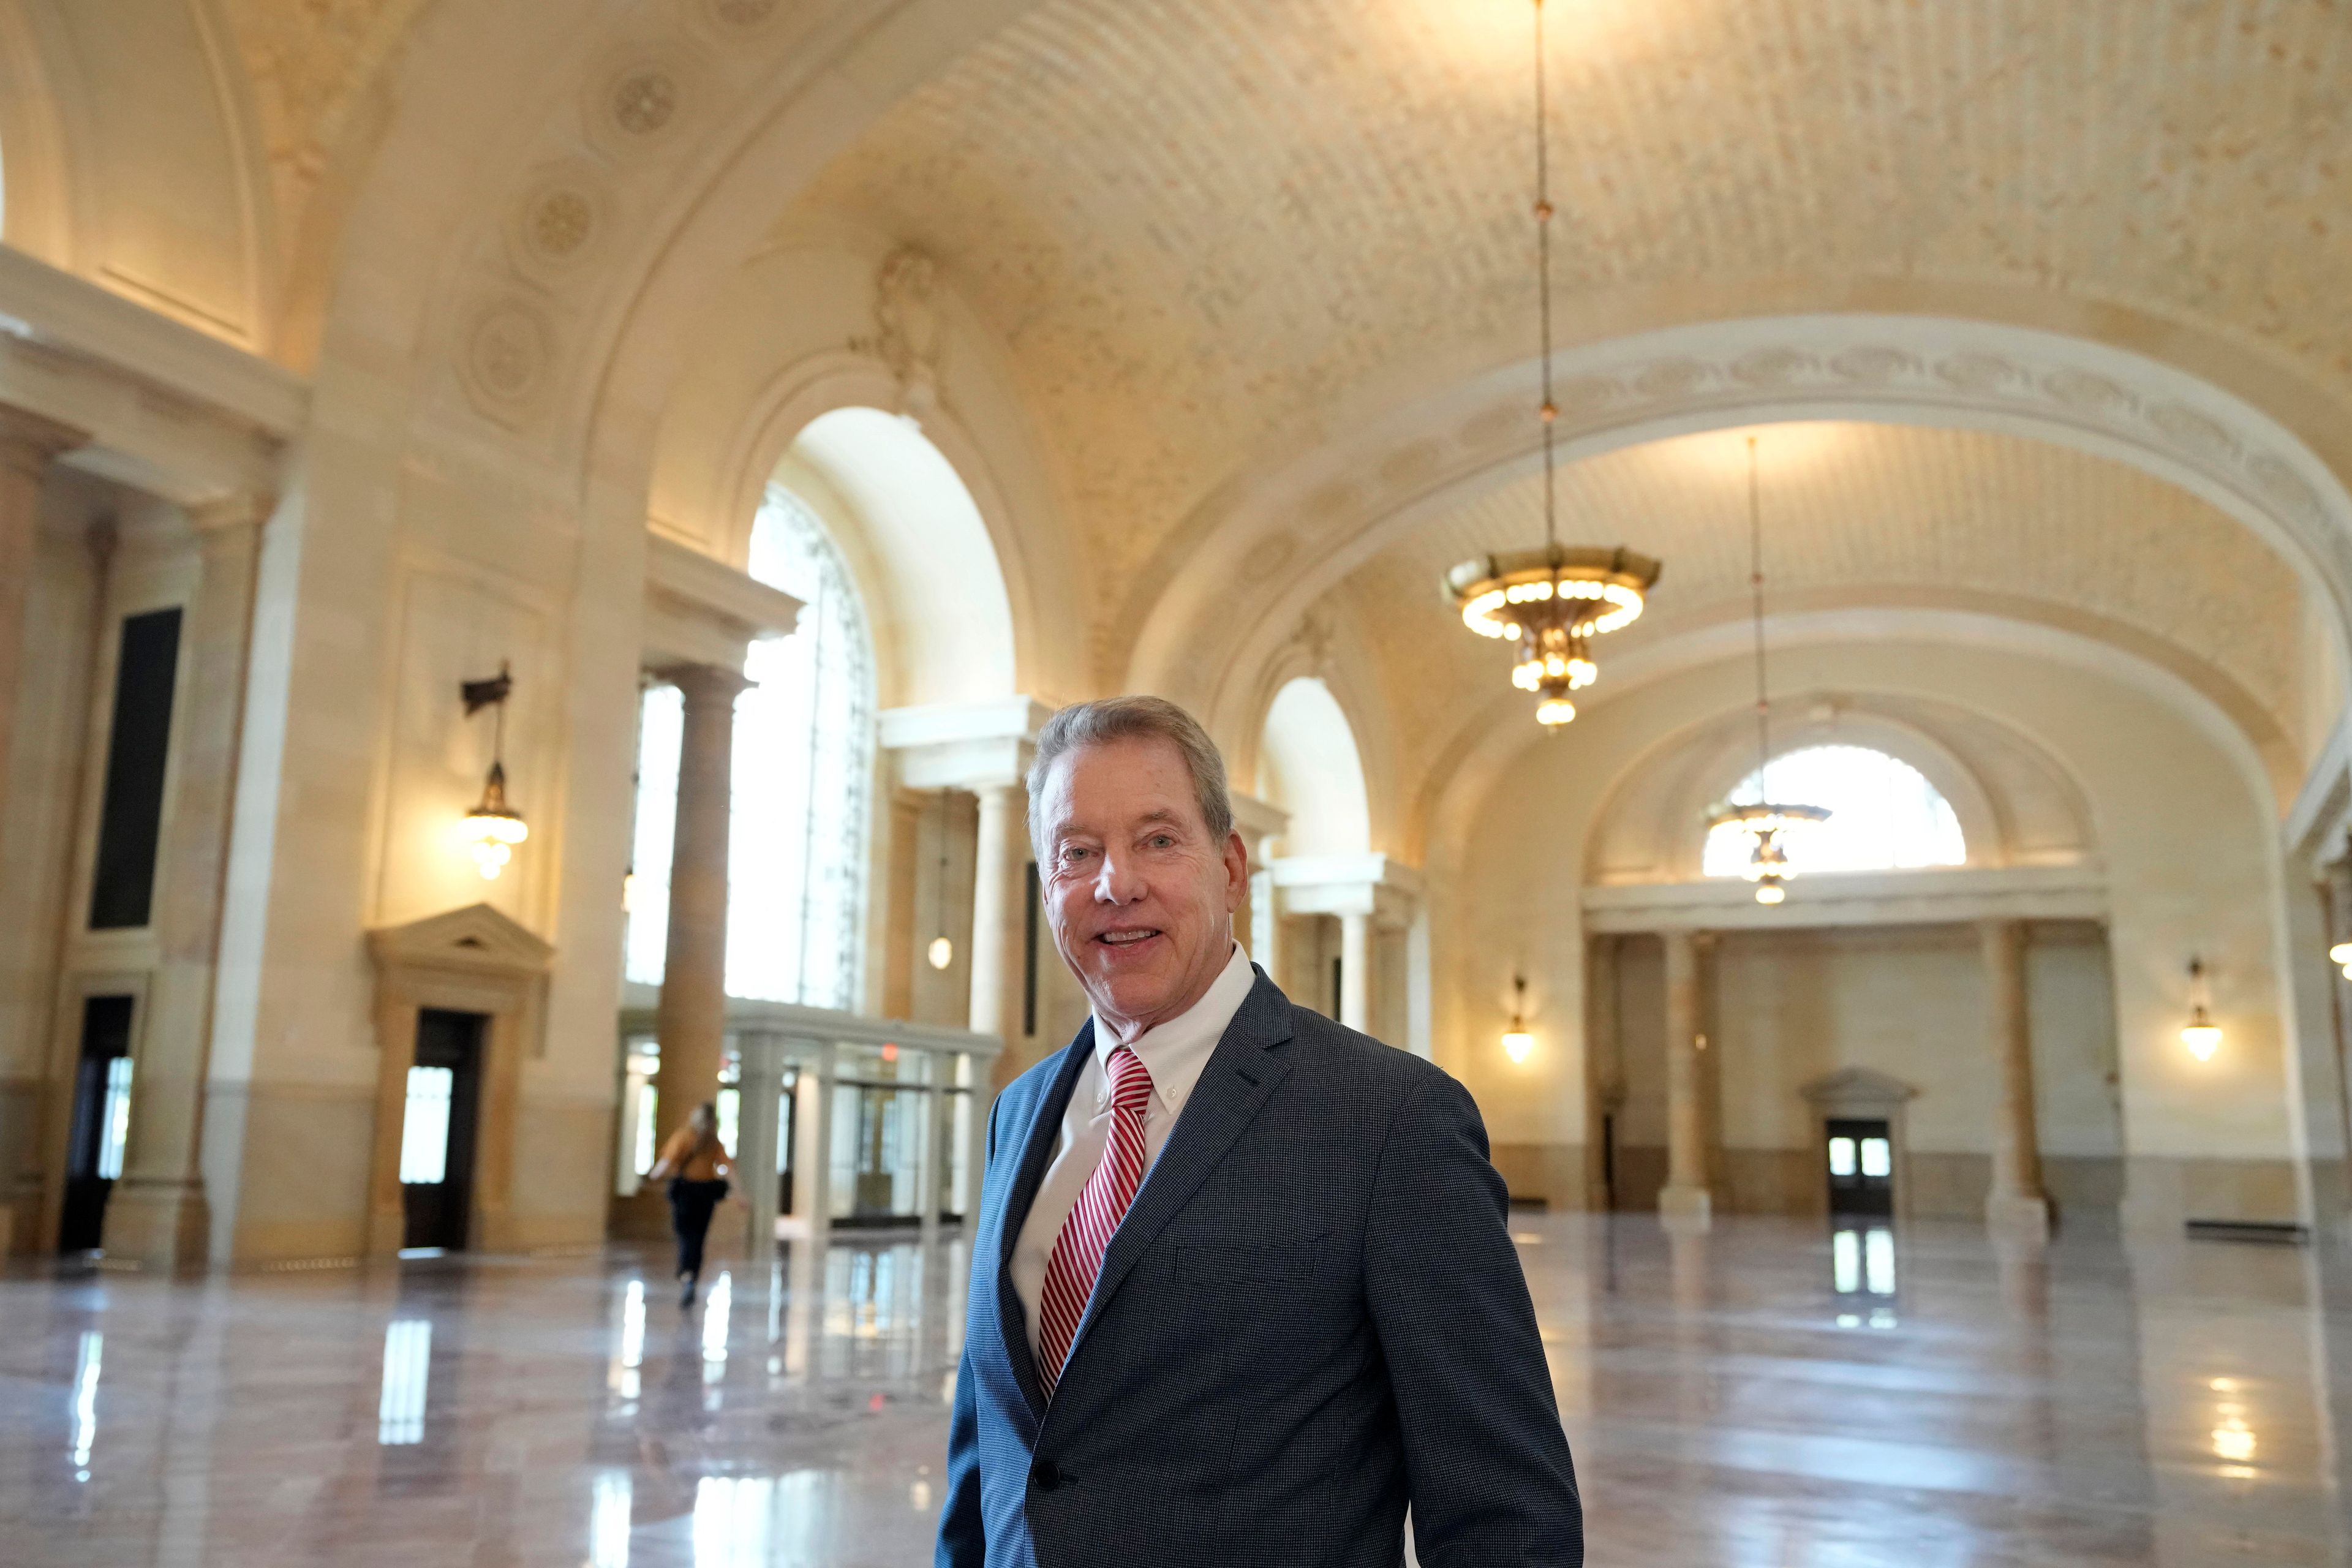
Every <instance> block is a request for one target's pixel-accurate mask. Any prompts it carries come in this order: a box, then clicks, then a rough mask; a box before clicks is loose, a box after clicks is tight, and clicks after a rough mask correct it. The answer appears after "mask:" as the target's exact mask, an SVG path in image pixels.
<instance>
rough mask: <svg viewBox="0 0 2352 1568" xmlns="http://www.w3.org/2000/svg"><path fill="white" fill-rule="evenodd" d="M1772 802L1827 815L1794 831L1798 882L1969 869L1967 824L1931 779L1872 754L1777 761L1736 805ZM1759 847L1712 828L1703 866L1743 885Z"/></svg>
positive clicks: (1801, 754) (1754, 778)
mask: <svg viewBox="0 0 2352 1568" xmlns="http://www.w3.org/2000/svg"><path fill="white" fill-rule="evenodd" d="M1768 799H1769V800H1772V801H1776V802H1780V803H1782V804H1785V805H1818V806H1822V807H1825V808H1826V809H1827V810H1828V811H1829V813H1830V817H1829V820H1828V821H1827V822H1823V823H1819V824H1815V825H1812V826H1805V827H1801V828H1797V829H1793V830H1791V831H1790V833H1789V834H1788V836H1787V837H1788V843H1787V845H1786V848H1787V850H1788V855H1789V863H1790V870H1791V871H1793V872H1795V873H1796V874H1798V875H1804V874H1807V873H1818V872H1822V871H1892V870H1914V869H1918V868H1926V867H1930V866H1961V865H1966V864H1967V863H1968V858H1969V857H1968V843H1967V840H1966V838H1965V837H1964V836H1963V835H1962V834H1961V832H1960V819H1959V817H1958V815H1957V814H1956V813H1955V812H1954V811H1953V810H1952V806H1951V803H1950V802H1948V801H1947V800H1946V799H1945V798H1944V796H1943V795H1942V794H1941V792H1939V791H1938V790H1937V788H1936V786H1935V785H1934V784H1930V783H1928V782H1927V775H1926V774H1924V773H1921V772H1920V771H1919V770H1918V769H1916V768H1915V767H1913V766H1912V765H1911V764H1910V763H1906V762H1904V761H1903V760H1902V759H1900V758H1899V757H1892V756H1889V755H1887V754H1886V753H1885V752H1880V751H1874V750H1872V749H1871V748H1869V747H1867V746H1808V747H1805V748H1804V749H1802V750H1801V751H1795V752H1787V753H1785V754H1783V755H1781V756H1778V757H1775V758H1773V759H1772V760H1771V761H1770V762H1769V763H1766V764H1765V765H1764V766H1763V767H1762V768H1759V770H1757V771H1756V772H1755V773H1750V774H1748V777H1747V778H1746V779H1744V780H1742V781H1741V782H1740V784H1739V787H1738V789H1736V790H1734V791H1733V792H1732V794H1731V801H1730V804H1732V805H1748V804H1752V803H1756V802H1760V801H1765V800H1768ZM1753 847H1754V844H1753V841H1752V840H1751V839H1749V838H1748V836H1747V835H1746V834H1744V833H1742V832H1741V831H1740V830H1739V829H1738V826H1736V825H1733V824H1730V823H1725V824H1722V825H1720V826H1717V827H1714V828H1711V829H1710V830H1709V831H1708V833H1707V836H1706V850H1705V852H1704V855H1703V857H1702V859H1701V862H1700V866H1701V869H1702V870H1703V871H1704V872H1705V874H1706V875H1707V876H1709V877H1737V876H1738V875H1739V874H1740V873H1741V871H1742V869H1743V868H1745V867H1746V865H1747V863H1748V853H1749V851H1750V850H1751V849H1752V848H1753Z"/></svg>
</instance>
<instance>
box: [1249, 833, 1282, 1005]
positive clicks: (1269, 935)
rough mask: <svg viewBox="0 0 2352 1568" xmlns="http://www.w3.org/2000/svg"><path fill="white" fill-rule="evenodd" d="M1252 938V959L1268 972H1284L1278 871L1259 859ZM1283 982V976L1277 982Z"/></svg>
mask: <svg viewBox="0 0 2352 1568" xmlns="http://www.w3.org/2000/svg"><path fill="white" fill-rule="evenodd" d="M1249 887H1250V892H1249V911H1248V912H1249V925H1248V928H1247V930H1246V931H1245V933H1244V934H1245V935H1246V936H1247V938H1248V946H1249V954H1250V962H1251V963H1255V964H1256V965H1257V966H1258V967H1259V968H1260V969H1263V970H1265V972H1266V973H1267V975H1268V976H1270V977H1272V976H1279V975H1280V974H1281V973H1282V909H1281V906H1280V904H1279V903H1278V902H1277V901H1276V900H1277V898H1278V895H1277V894H1276V891H1275V888H1274V873H1273V872H1272V871H1269V870H1266V869H1265V862H1264V861H1263V860H1261V861H1260V862H1259V869H1257V870H1255V871H1253V872H1251V873H1250V879H1249ZM1275 983H1276V984H1281V982H1280V980H1279V979H1276V982H1275Z"/></svg>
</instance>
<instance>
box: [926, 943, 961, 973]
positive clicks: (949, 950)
mask: <svg viewBox="0 0 2352 1568" xmlns="http://www.w3.org/2000/svg"><path fill="white" fill-rule="evenodd" d="M930 961H931V967H932V968H933V969H945V968H946V967H947V966H948V965H949V964H950V963H954V962H955V943H953V942H950V941H949V940H948V939H947V938H945V937H943V936H935V937H933V938H931V950H930Z"/></svg>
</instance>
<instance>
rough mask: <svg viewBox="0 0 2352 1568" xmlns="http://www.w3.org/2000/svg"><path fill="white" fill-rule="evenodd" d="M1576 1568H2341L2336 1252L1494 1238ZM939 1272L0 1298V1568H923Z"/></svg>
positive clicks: (465, 1278) (926, 1267)
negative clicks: (1567, 1489) (1542, 1354)
mask: <svg viewBox="0 0 2352 1568" xmlns="http://www.w3.org/2000/svg"><path fill="white" fill-rule="evenodd" d="M1513 1226H1514V1231H1515V1239H1516V1240H1517V1241H1518V1243H1519V1256H1520V1258H1521V1259H1522V1261H1523V1263H1524V1264H1525V1266H1526V1268H1527V1269H1528V1284H1529V1289H1530V1290H1531V1293H1532V1294H1533V1295H1534V1297H1535V1300H1536V1303H1537V1310H1538V1320H1539V1322H1540V1324H1541V1327H1542V1330H1543V1335H1544V1342H1545V1347H1546V1351H1547V1352H1548V1353H1549V1356H1550V1358H1551V1362H1552V1370H1553V1374H1554V1383H1555V1387H1556V1389H1557V1390H1558V1393H1559V1400H1560V1405H1561V1409H1562V1413H1563V1418H1564V1420H1565V1421H1566V1423H1567V1425H1568V1426H1569V1429H1570V1438H1571V1441H1572V1442H1573V1444H1574V1445H1575V1447H1576V1452H1577V1458H1578V1465H1579V1469H1580V1475H1581V1476H1582V1479H1583V1480H1584V1484H1585V1487H1586V1490H1587V1496H1588V1500H1589V1504H1590V1510H1591V1516H1590V1527H1591V1542H1592V1548H1591V1550H1592V1558H1593V1561H1595V1562H1596V1563H1601V1562H1606V1563H1617V1564H1634V1565H1637V1568H1638V1565H1646V1564H1655V1565H1666V1564H1672V1565H1675V1568H1683V1565H1686V1564H1699V1563H1705V1564H1730V1565H1736V1568H1739V1565H1748V1564H1755V1565H1759V1568H1761V1565H1771V1568H1784V1565H1790V1564H1807V1565H1810V1564H1825V1565H1826V1564H1841V1565H1843V1564H1880V1563H1884V1564H1888V1565H1890V1568H1909V1565H1911V1564H1915V1563H1933V1564H1979V1563H1981V1564H2008V1563H2068V1564H2074V1563H2085V1564H2123V1563H2157V1564H2167V1565H2178V1568H2191V1565H2193V1568H2203V1565H2205V1564H2208V1563H2217V1562H2224V1561H2261V1562H2268V1563H2293V1564H2324V1563H2346V1562H2347V1561H2352V1539H2348V1538H2347V1523H2346V1520H2347V1475H2346V1459H2345V1457H2344V1454H2343V1444H2342V1441H2341V1437H2340V1434H2342V1433H2343V1432H2344V1431H2345V1430H2346V1426H2345V1422H2346V1418H2347V1408H2352V1366H2347V1363H2346V1360H2345V1352H2344V1351H2343V1347H2344V1346H2346V1345H2347V1344H2352V1289H2347V1274H2346V1268H2345V1263H2344V1259H2343V1258H2341V1257H2338V1256H2334V1255H2321V1254H2316V1253H2313V1252H2307V1251H2295V1250H2291V1249H2279V1248H2262V1247H2232V1246H2229V1245H2225V1244H2212V1243H2197V1244H2189V1243H2186V1242H2183V1243H2178V1244H2173V1245H2170V1246H2167V1247H2156V1248H2152V1249H2129V1248H2126V1247H2124V1246H2123V1245H2122V1244H2121V1243H2120V1242H2119V1241H2116V1240H2115V1239H2113V1238H2111V1237H2110V1238H2105V1239H2101V1238H2097V1237H2068V1238H2062V1239H2061V1240H2060V1241H2058V1242H2057V1243H2055V1244H2053V1246H2051V1247H2049V1248H2047V1249H2046V1250H2045V1249H2041V1248H2028V1249H2023V1250H2019V1249H2015V1248H2011V1249H2006V1250H2004V1249H2000V1248H1995V1247H1991V1246H1990V1245H1989V1244H1988V1242H1987V1241H1986V1239H1985V1238H1984V1237H1983V1235H1982V1234H1981V1232H1979V1231H1977V1230H1975V1229H1973V1228H1971V1227H1967V1226H1948V1227H1944V1228H1941V1229H1938V1228H1937V1227H1933V1226H1911V1225H1907V1224H1906V1226H1902V1227H1900V1228H1897V1227H1895V1226H1891V1225H1890V1224H1889V1223H1888V1222H1886V1221H1885V1220H1883V1219H1880V1220H1857V1221H1854V1222H1853V1223H1849V1224H1842V1225H1837V1226H1832V1228H1831V1229H1829V1230H1828V1231H1827V1232H1826V1233H1824V1232H1823V1231H1822V1229H1821V1228H1820V1227H1819V1225H1818V1222H1815V1224H1813V1225H1811V1226H1807V1225H1802V1224H1798V1223H1795V1222H1777V1221H1762V1220H1744V1219H1729V1220H1718V1221H1717V1223H1716V1224H1715V1226H1713V1227H1712V1228H1711V1229H1708V1230H1705V1231H1699V1232H1695V1233H1692V1232H1685V1233H1682V1234H1675V1235H1669V1234H1667V1233H1665V1232H1664V1231H1663V1230H1662V1229H1661V1228H1660V1226H1658V1225H1657V1224H1656V1223H1655V1222H1654V1221H1651V1220H1647V1219H1643V1218H1636V1217H1633V1216H1582V1215H1556V1216H1539V1215H1515V1216H1514V1221H1513ZM969 1273H970V1259H969V1257H968V1255H967V1253H966V1251H965V1249H964V1247H963V1246H962V1244H961V1240H959V1239H957V1238H955V1237H947V1238H944V1239H942V1240H940V1241H937V1242H935V1243H933V1244H932V1245H930V1246H929V1247H926V1246H925V1245H924V1244H923V1243H922V1242H921V1240H920V1238H919V1237H916V1236H914V1235H912V1234H908V1235H904V1236H884V1237H870V1238H862V1239H861V1238H846V1239H842V1240H838V1241H836V1243H835V1245H834V1246H832V1247H828V1248H825V1249H824V1250H823V1251H821V1252H820V1251H812V1250H810V1249H808V1248H806V1247H802V1248H799V1249H797V1250H794V1249H790V1248H788V1249H787V1250H786V1252H785V1255H784V1256H783V1257H782V1258H779V1259H778V1260H777V1262H776V1264H775V1266H774V1267H773V1268H762V1269H761V1270H760V1271H758V1272H757V1273H756V1274H753V1273H747V1272H745V1271H744V1270H743V1268H741V1266H740V1263H730V1262H729V1261H727V1260H724V1259H719V1260H715V1262H714V1267H713V1269H712V1272H711V1275H710V1277H709V1290H708V1291H707V1292H706V1294H705V1296H704V1299H703V1302H702V1304H701V1305H700V1306H699V1307H698V1308H697V1309H695V1310H690V1311H680V1310H677V1307H676V1306H675V1305H674V1298H673V1297H672V1295H671V1294H670V1292H669V1290H668V1289H667V1287H666V1282H665V1281H666V1268H665V1259H663V1258H659V1257H656V1256H652V1255H647V1256H646V1258H643V1259H640V1258H636V1257H635V1256H634V1255H629V1254H624V1253H615V1254H614V1256H612V1257H611V1258H606V1259H586V1260H581V1259H574V1260H568V1261H553V1260H550V1261H539V1262H531V1261H523V1260H516V1259H474V1260H468V1259H465V1258H441V1259H420V1260H416V1261H415V1262H411V1263H408V1264H404V1265H403V1266H401V1267H399V1268H381V1269H375V1270H369V1271H357V1272H352V1271H346V1272H341V1273H324V1272H319V1273H305V1274H289V1275H279V1276H241V1277H236V1278H233V1279H209V1280H203V1281H183V1282H171V1281H163V1280H152V1279H143V1278H138V1277H129V1276H88V1275H84V1276H79V1277H74V1278H58V1279H49V1278H41V1277H34V1276H28V1275H16V1276H9V1277H0V1324H5V1325H6V1327H7V1330H8V1332H7V1333H5V1334H0V1520H5V1521H7V1524H8V1534H7V1535H6V1536H5V1537H0V1560H4V1561H5V1562H6V1563H9V1564H10V1565H11V1568H15V1565H16V1564H18V1563H28V1564H36V1563H61V1564H63V1563H72V1564H75V1565H76V1568H89V1565H108V1564H116V1563H121V1564H153V1565H157V1568H161V1565H163V1564H172V1565H173V1568H180V1565H184V1564H206V1563H220V1564H236V1565H238V1568H247V1565H255V1564H257V1565H263V1568H276V1565H280V1564H284V1565H293V1564H310V1563H355V1564H373V1563H383V1564H386V1565H390V1564H394V1563H397V1564H401V1565H403V1568H414V1565H418V1564H426V1565H430V1564H440V1563H450V1564H457V1563H467V1564H471V1563H500V1564H523V1565H530V1568H536V1565H539V1564H546V1565H548V1568H558V1565H560V1568H579V1565H582V1564H585V1565H586V1568H673V1565H692V1568H707V1565H715V1564H753V1563H758V1564H806V1565H810V1568H815V1565H819V1564H840V1565H845V1568H856V1565H864V1564H882V1563H918V1562H922V1561H925V1560H926V1559H927V1556H928V1553H929V1545H930V1537H931V1531H932V1522H933V1519H934V1517H935V1515H936V1512H937V1510H938V1508H939V1505H940V1466H941V1462H942V1458H943V1455H942V1445H943V1443H944V1439H945V1431H946V1425H947V1414H948V1412H947V1404H948V1402H949V1400H950V1398H951V1397H952V1393H953V1387H952V1378H953V1367H954V1363H955V1359H956V1357H957V1355H958V1354H959V1353H960V1352H961V1331H962V1313H961V1298H962V1295H963V1292H964V1289H965V1281H966V1280H967V1279H968V1278H969Z"/></svg>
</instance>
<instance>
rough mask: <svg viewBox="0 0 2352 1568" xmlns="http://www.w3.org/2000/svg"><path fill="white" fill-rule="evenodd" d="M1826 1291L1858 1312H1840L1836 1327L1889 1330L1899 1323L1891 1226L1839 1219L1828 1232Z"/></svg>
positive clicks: (1893, 1234) (1893, 1231) (1879, 1222)
mask: <svg viewBox="0 0 2352 1568" xmlns="http://www.w3.org/2000/svg"><path fill="white" fill-rule="evenodd" d="M1830 1289H1831V1291H1832V1293H1834V1294H1835V1295H1836V1296H1837V1297H1838V1299H1839V1301H1840V1304H1841V1305H1844V1306H1848V1307H1852V1308H1854V1309H1858V1310H1848V1311H1841V1312H1840V1313H1838V1315H1837V1324H1838V1327H1840V1328H1842V1329H1858V1328H1862V1327H1864V1326H1865V1325H1866V1326H1868V1327H1870V1328H1874V1329H1891V1328H1894V1327H1895V1326H1896V1325H1898V1324H1899V1323H1900V1322H1901V1321H1902V1320H1901V1319H1900V1318H1898V1317H1896V1316H1895V1305H1894V1301H1895V1227H1894V1226H1891V1225H1889V1224H1887V1223H1886V1222H1885V1221H1883V1220H1881V1221H1878V1222H1875V1223H1872V1222H1867V1221H1853V1220H1846V1219H1843V1218H1842V1219H1840V1220H1838V1221H1836V1222H1835V1228H1834V1229H1832V1231H1831V1232H1830Z"/></svg>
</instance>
